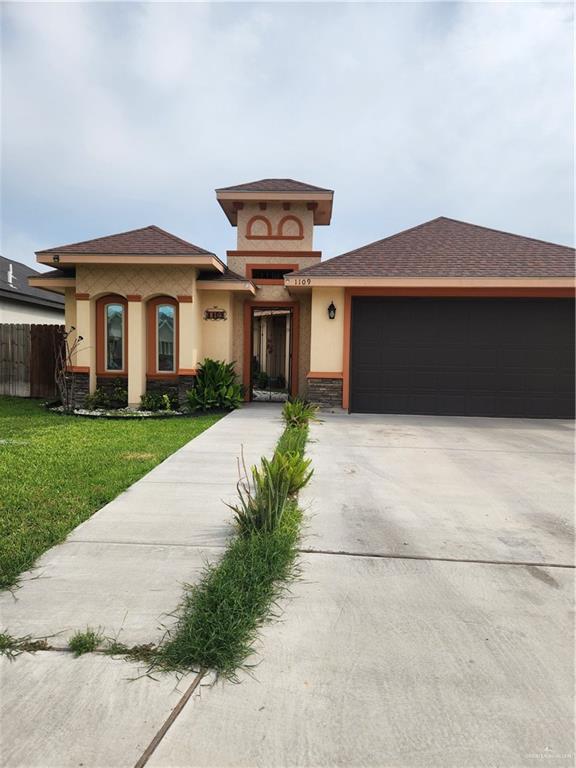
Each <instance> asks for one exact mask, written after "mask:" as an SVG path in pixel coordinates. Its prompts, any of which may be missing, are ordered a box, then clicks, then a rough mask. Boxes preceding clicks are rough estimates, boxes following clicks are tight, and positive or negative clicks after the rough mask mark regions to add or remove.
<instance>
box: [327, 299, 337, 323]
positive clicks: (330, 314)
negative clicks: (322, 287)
mask: <svg viewBox="0 0 576 768" xmlns="http://www.w3.org/2000/svg"><path fill="white" fill-rule="evenodd" d="M328 317H329V318H330V320H334V318H335V317H336V307H335V306H334V302H333V301H331V302H330V306H329V307H328Z"/></svg>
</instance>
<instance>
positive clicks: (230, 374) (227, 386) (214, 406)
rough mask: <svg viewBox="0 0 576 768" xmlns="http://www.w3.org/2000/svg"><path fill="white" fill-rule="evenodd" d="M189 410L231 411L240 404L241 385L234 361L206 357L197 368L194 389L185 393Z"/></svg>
mask: <svg viewBox="0 0 576 768" xmlns="http://www.w3.org/2000/svg"><path fill="white" fill-rule="evenodd" d="M186 397H187V399H188V404H189V406H190V410H192V411H212V410H224V411H232V410H234V408H239V407H240V405H241V404H242V387H241V385H240V384H239V383H238V382H237V380H236V374H235V372H234V363H223V362H222V361H220V360H210V359H206V360H204V362H203V363H202V365H201V366H200V367H199V368H198V372H197V374H196V383H195V385H194V389H191V390H190V391H188V392H187V393H186Z"/></svg>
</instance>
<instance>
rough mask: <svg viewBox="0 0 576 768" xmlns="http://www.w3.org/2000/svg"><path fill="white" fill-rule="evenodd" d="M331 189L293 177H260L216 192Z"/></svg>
mask: <svg viewBox="0 0 576 768" xmlns="http://www.w3.org/2000/svg"><path fill="white" fill-rule="evenodd" d="M332 191H333V190H331V189H324V187H315V186H314V185H312V184H305V183H304V182H302V181H295V180H294V179H260V181H250V182H247V183H246V184H237V185H236V186H234V187H220V189H217V190H216V192H332Z"/></svg>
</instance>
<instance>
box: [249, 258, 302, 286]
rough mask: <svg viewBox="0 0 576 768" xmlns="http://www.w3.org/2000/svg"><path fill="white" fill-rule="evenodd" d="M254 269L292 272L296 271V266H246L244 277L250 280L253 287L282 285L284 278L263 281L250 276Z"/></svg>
mask: <svg viewBox="0 0 576 768" xmlns="http://www.w3.org/2000/svg"><path fill="white" fill-rule="evenodd" d="M255 269H289V270H290V271H291V272H294V271H295V270H297V269H298V264H282V263H281V262H277V263H275V264H266V263H264V264H246V277H247V278H248V279H249V280H251V281H252V282H253V283H254V285H284V278H283V277H281V278H279V279H277V280H275V279H272V280H263V279H260V278H255V277H253V276H252V272H253V270H255Z"/></svg>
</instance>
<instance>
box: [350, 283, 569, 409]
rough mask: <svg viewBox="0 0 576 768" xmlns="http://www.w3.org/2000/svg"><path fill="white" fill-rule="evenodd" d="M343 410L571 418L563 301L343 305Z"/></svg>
mask: <svg viewBox="0 0 576 768" xmlns="http://www.w3.org/2000/svg"><path fill="white" fill-rule="evenodd" d="M350 361H351V365H350V410H351V411H355V412H360V413H417V414H448V415H461V416H526V417H547V418H573V417H574V301H573V300H571V299H521V298H519V299H461V298H454V299H447V298H443V299H435V298H434V299H428V298H390V297H356V298H353V300H352V331H351V354H350Z"/></svg>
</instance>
